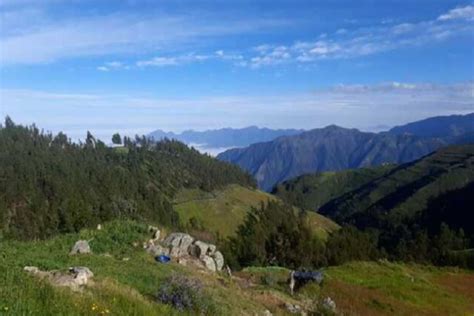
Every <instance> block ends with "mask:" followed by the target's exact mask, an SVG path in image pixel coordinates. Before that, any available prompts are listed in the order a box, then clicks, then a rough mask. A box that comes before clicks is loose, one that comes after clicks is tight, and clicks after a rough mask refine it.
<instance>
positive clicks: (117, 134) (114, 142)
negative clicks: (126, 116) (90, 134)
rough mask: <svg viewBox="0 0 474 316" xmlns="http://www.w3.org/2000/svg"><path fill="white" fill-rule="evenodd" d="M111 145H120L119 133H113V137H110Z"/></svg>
mask: <svg viewBox="0 0 474 316" xmlns="http://www.w3.org/2000/svg"><path fill="white" fill-rule="evenodd" d="M112 143H113V144H115V145H121V144H122V137H121V136H120V134H119V133H115V134H114V135H112Z"/></svg>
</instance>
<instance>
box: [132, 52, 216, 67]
mask: <svg viewBox="0 0 474 316" xmlns="http://www.w3.org/2000/svg"><path fill="white" fill-rule="evenodd" d="M209 58H212V57H211V56H208V55H196V54H188V55H182V56H176V57H160V56H158V57H153V58H151V59H148V60H139V61H137V62H136V65H137V66H138V67H149V66H153V67H165V66H179V65H183V64H187V63H193V62H201V61H204V60H207V59H209Z"/></svg>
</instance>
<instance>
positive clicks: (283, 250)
mask: <svg viewBox="0 0 474 316" xmlns="http://www.w3.org/2000/svg"><path fill="white" fill-rule="evenodd" d="M306 216H307V215H306V213H305V212H295V210H294V208H293V207H292V206H289V205H286V204H282V203H281V202H277V201H269V202H268V204H267V205H266V206H265V205H263V204H262V205H261V207H260V208H258V209H257V208H254V209H253V210H252V211H251V212H249V213H248V215H247V218H246V220H245V222H244V223H243V224H242V225H241V226H240V227H239V229H238V230H237V236H235V237H231V238H229V239H228V241H227V242H226V243H225V245H224V253H225V255H226V259H227V262H228V263H229V264H230V265H232V266H233V267H245V266H255V265H257V266H264V265H278V266H286V267H292V268H298V267H302V266H312V265H315V264H322V262H320V260H322V259H323V258H322V257H320V256H321V254H322V253H323V251H324V248H323V247H324V246H323V242H322V241H321V240H320V239H318V238H317V236H316V235H315V234H314V230H312V229H311V227H310V226H309V225H308V221H307V220H306Z"/></svg>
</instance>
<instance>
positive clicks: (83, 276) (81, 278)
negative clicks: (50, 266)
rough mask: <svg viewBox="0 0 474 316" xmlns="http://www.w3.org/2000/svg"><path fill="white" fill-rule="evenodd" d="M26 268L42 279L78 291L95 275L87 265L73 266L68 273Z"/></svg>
mask: <svg viewBox="0 0 474 316" xmlns="http://www.w3.org/2000/svg"><path fill="white" fill-rule="evenodd" d="M24 270H25V271H26V272H28V273H30V274H32V275H34V276H36V277H38V278H40V279H45V280H48V281H49V283H51V284H52V285H54V286H61V287H69V288H70V289H72V290H74V291H77V290H80V289H81V287H82V286H84V285H87V284H88V283H89V281H90V279H91V278H92V277H93V276H94V274H93V273H92V271H91V270H90V269H89V268H87V267H71V268H69V270H68V272H67V273H64V272H61V271H57V270H53V271H41V270H40V269H38V268H37V267H30V266H27V267H24Z"/></svg>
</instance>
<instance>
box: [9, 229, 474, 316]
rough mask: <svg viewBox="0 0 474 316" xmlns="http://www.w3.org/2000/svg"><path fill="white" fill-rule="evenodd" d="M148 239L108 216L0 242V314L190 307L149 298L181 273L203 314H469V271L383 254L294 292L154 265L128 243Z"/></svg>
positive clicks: (259, 278)
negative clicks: (70, 230)
mask: <svg viewBox="0 0 474 316" xmlns="http://www.w3.org/2000/svg"><path fill="white" fill-rule="evenodd" d="M147 238H149V236H148V232H147V225H142V224H139V223H136V222H111V223H106V224H104V225H103V229H102V230H100V231H99V230H82V231H81V232H80V233H74V234H66V235H61V236H58V237H55V238H53V239H48V240H44V241H28V242H24V241H0V245H1V247H0V258H1V259H2V260H0V314H2V315H108V314H110V315H195V314H198V312H196V311H194V312H193V311H186V310H184V311H179V310H177V309H175V308H173V307H171V306H170V305H165V304H163V303H160V302H159V301H158V300H157V299H156V294H157V291H158V289H159V288H160V287H162V286H163V285H166V284H167V282H169V280H170V279H169V277H170V276H171V275H173V274H174V275H176V274H180V275H183V276H185V277H187V278H190V279H193V280H199V282H200V283H201V284H202V286H203V291H202V292H199V293H200V294H199V295H200V296H199V297H197V298H198V299H199V302H201V303H200V304H201V305H200V307H203V308H204V309H203V310H202V311H201V313H202V314H205V315H252V316H253V315H265V313H266V310H268V311H269V312H271V313H272V314H273V315H289V312H288V310H287V307H286V306H285V304H286V305H288V304H292V305H298V306H299V307H300V308H301V309H303V310H304V311H307V312H309V313H311V312H312V313H315V314H319V313H321V312H322V310H321V306H320V302H321V300H322V299H324V298H326V297H327V296H329V297H331V298H332V299H333V300H334V301H335V303H336V305H337V310H338V312H341V313H344V314H346V315H347V314H349V315H447V314H449V315H468V314H469V313H472V311H473V310H474V297H473V294H472V293H474V291H473V284H474V275H473V274H472V272H467V271H463V270H459V269H441V268H434V267H426V266H425V267H424V266H419V265H410V264H408V265H405V264H394V263H388V262H372V263H369V262H354V263H350V264H345V265H342V266H339V267H331V268H328V269H326V270H325V275H326V280H325V282H324V283H323V285H322V286H321V287H319V286H317V285H315V284H309V285H307V286H304V287H303V288H301V289H300V290H299V291H297V292H296V295H295V296H291V295H290V293H289V291H288V288H287V285H286V280H287V277H288V273H289V271H288V270H286V269H284V268H278V267H267V268H252V267H249V268H247V269H244V270H243V271H242V272H237V273H235V275H234V276H233V277H232V278H229V277H228V276H225V275H224V274H212V273H211V274H210V273H203V272H202V271H198V270H195V269H193V268H192V267H185V266H181V265H178V264H176V263H170V264H158V263H156V262H155V261H154V260H153V258H152V257H151V256H149V255H148V254H146V253H145V252H144V250H143V249H142V248H141V247H134V246H133V243H134V242H137V241H142V240H146V239H147ZM78 239H88V240H92V241H91V247H92V252H93V253H92V254H89V255H80V256H70V255H68V252H69V250H70V247H71V245H72V244H74V242H75V241H76V240H78ZM24 266H38V267H39V268H40V269H42V270H51V269H60V270H65V269H67V268H68V267H70V266H86V267H89V268H90V269H91V270H92V271H93V273H94V278H93V280H94V282H93V283H90V284H88V285H87V286H86V287H85V288H84V289H83V290H82V291H80V292H73V291H71V290H70V289H68V288H59V287H54V286H52V285H50V284H49V283H48V282H46V281H41V280H39V279H36V278H35V277H33V276H30V275H28V274H27V273H25V272H24V271H23V267H24Z"/></svg>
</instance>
